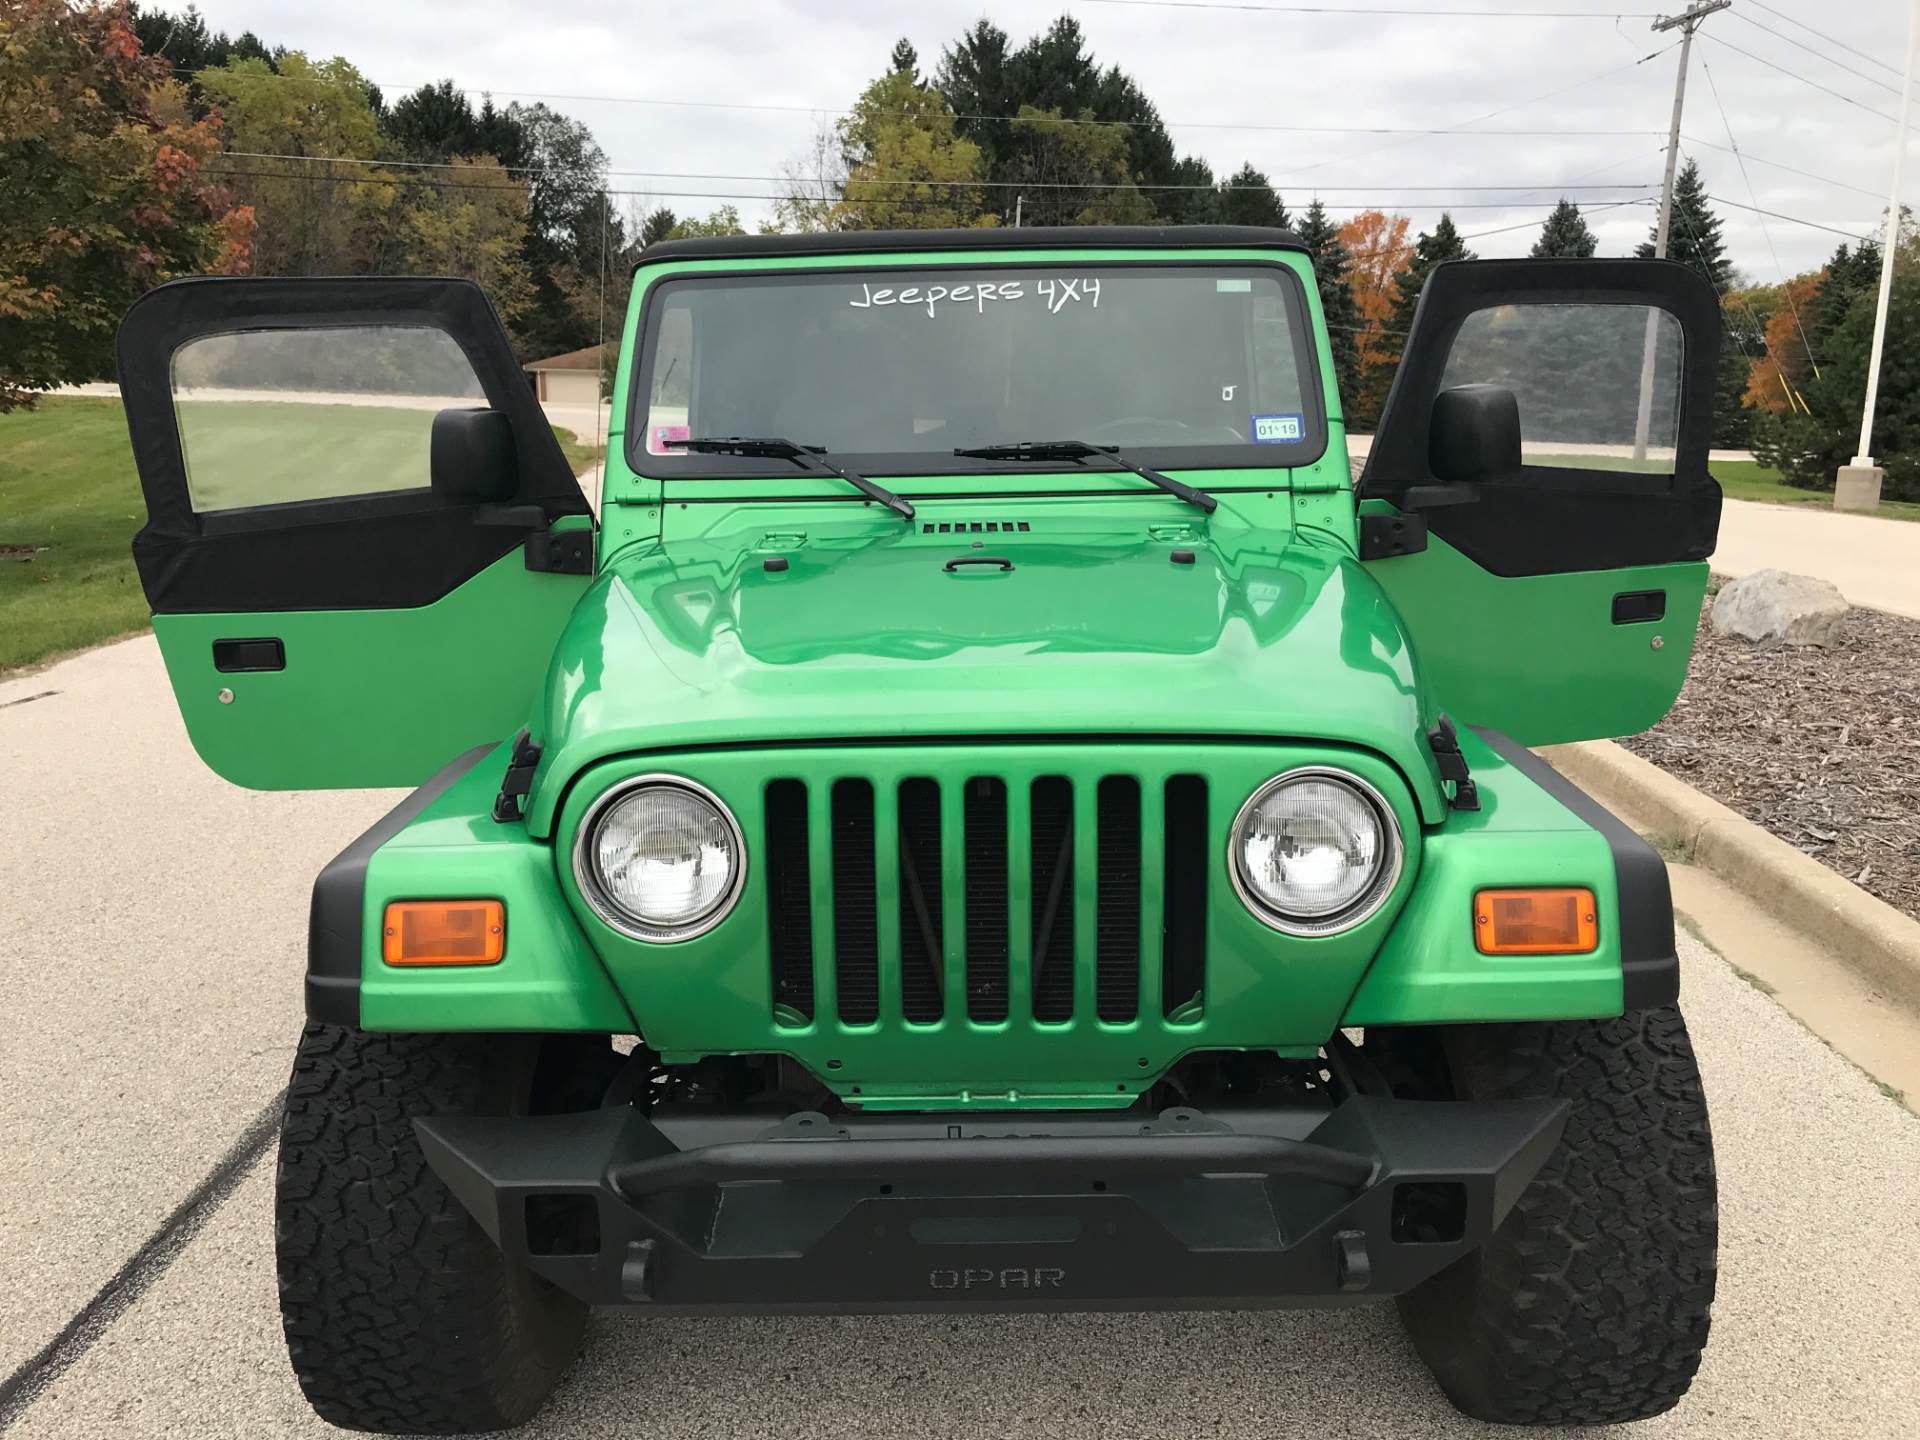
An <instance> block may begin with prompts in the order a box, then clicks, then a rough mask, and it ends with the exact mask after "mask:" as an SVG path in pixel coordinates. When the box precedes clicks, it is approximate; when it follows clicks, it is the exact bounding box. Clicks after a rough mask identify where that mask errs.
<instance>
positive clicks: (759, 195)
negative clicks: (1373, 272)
mask: <svg viewBox="0 0 1920 1440" xmlns="http://www.w3.org/2000/svg"><path fill="white" fill-rule="evenodd" d="M298 158H302V159H308V161H309V163H310V164H312V165H329V164H334V163H337V162H334V161H329V160H319V159H311V158H310V157H298ZM201 168H202V169H203V170H205V171H206V172H207V173H208V174H211V175H228V176H233V177H236V178H241V179H254V180H294V181H305V182H308V183H313V182H315V181H319V180H331V181H332V182H334V183H336V184H340V185H385V186H400V185H418V186H428V187H431V188H433V189H435V190H490V191H494V192H498V191H499V190H501V189H502V188H503V187H501V186H500V185H497V184H487V183H480V184H476V183H474V182H472V181H466V180H443V179H439V178H436V177H432V176H398V175H369V174H353V175H326V174H323V173H316V172H315V171H313V170H307V171H305V172H300V171H288V170H259V169H246V168H241V167H236V166H226V165H220V164H218V163H212V164H208V165H205V166H202V167H201ZM1088 188H1090V189H1094V190H1124V189H1128V188H1132V187H1131V182H1123V183H1119V184H1112V185H1093V186H1090V187H1088ZM604 193H605V194H607V195H617V196H622V197H627V196H631V197H635V198H639V199H653V200H661V199H670V200H779V199H781V198H783V197H782V196H780V195H779V194H774V193H767V192H763V191H738V190H657V189H653V188H651V187H648V188H645V189H637V188H619V187H608V188H607V189H606V190H605V191H604ZM887 203H888V204H891V205H900V206H920V207H923V208H929V209H947V208H951V205H952V202H951V201H950V200H940V199H927V200H915V199H912V198H905V199H899V200H890V201H888V202H887ZM1620 203H1642V201H1640V200H1635V201H1629V202H1620ZM1389 206H1390V207H1392V208H1393V209H1395V210H1442V211H1445V210H1508V211H1512V210H1526V209H1533V210H1547V209H1551V208H1552V207H1551V206H1547V205H1516V204H1514V203H1513V202H1511V201H1506V200H1487V201H1461V202H1457V203H1456V202H1448V201H1431V202H1415V203H1411V204H1409V203H1406V202H1403V201H1399V200H1392V199H1380V198H1377V197H1369V198H1366V199H1357V200H1344V201H1338V202H1336V203H1334V204H1333V205H1330V206H1329V207H1328V208H1329V209H1330V210H1335V211H1345V210H1353V211H1360V210H1369V209H1379V208H1385V207H1389Z"/></svg>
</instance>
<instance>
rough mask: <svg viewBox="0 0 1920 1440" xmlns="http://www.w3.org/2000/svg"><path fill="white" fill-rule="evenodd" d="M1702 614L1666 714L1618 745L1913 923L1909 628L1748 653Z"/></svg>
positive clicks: (1913, 645) (1915, 703)
mask: <svg viewBox="0 0 1920 1440" xmlns="http://www.w3.org/2000/svg"><path fill="white" fill-rule="evenodd" d="M1711 612H1712V601H1711V599H1709V601H1708V603H1707V609H1706V612H1705V613H1703V614H1702V615H1701V618H1700V633H1699V637H1698V640H1697V642H1696V646H1695V649H1694V654H1693V667H1692V669H1691V670H1690V671H1689V672H1688V674H1687V683H1686V688H1685V689H1683V690H1682V691H1681V692H1680V700H1679V703H1678V704H1677V705H1675V706H1674V708H1673V713H1672V714H1670V715H1669V716H1667V718H1666V719H1665V720H1662V721H1661V722H1660V723H1659V724H1658V725H1656V726H1655V727H1654V728H1653V729H1652V730H1649V731H1647V732H1646V733H1645V734H1644V735H1636V736H1633V737H1631V738H1630V739H1627V740H1623V741H1622V742H1621V743H1622V744H1624V745H1625V746H1626V747H1627V748H1628V749H1629V750H1632V751H1633V752H1634V753H1635V754H1637V755H1640V756H1643V757H1645V758H1646V759H1648V760H1651V761H1652V762H1653V763H1654V764H1656V765H1658V766H1660V767H1661V768H1662V769H1663V770H1667V771H1670V772H1671V773H1672V774H1674V775H1676V776H1678V777H1679V778H1680V779H1682V780H1685V781H1686V782H1687V783H1688V784H1689V785H1692V786H1693V787H1694V788H1695V789H1697V790H1702V791H1704V792H1706V793H1707V794H1709V795H1711V796H1713V797H1714V798H1715V799H1716V800H1718V801H1720V802H1721V803H1722V804H1723V805H1728V806H1731V807H1732V808H1733V809H1735V810H1737V811H1739V812H1740V813H1741V814H1742V815H1745V816H1746V817H1747V818H1748V819H1749V820H1752V821H1754V822H1755V823H1756V824H1759V825H1762V826H1764V827H1765V828H1767V829H1768V830H1770V831H1772V832H1773V833H1774V834H1775V835H1778V836H1779V837H1780V838H1781V839H1783V840H1785V841H1787V842H1788V843H1789V844H1790V845H1793V846H1794V847H1796V848H1797V849H1799V850H1802V851H1804V852H1806V853H1807V854H1808V855H1811V856H1813V858H1814V859H1816V860H1818V861H1820V862H1821V863H1822V864H1823V865H1825V866H1826V867H1827V868H1828V869H1830V870H1834V871H1837V872H1838V873H1839V874H1841V875H1844V876H1846V878H1847V879H1849V880H1851V881H1853V882H1854V883H1855V884H1856V885H1859V886H1860V887H1861V888H1862V889H1864V890H1867V891H1870V892H1871V893H1873V894H1875V895H1878V896H1879V897H1880V898H1881V899H1882V900H1885V901H1886V902H1887V903H1888V904H1889V905H1893V906H1895V907H1896V908H1898V909H1900V910H1904V911H1905V912H1906V913H1907V914H1909V915H1912V916H1914V917H1915V918H1916V919H1920V621H1914V620H1908V619H1904V618H1902V617H1900V616H1897V615H1882V614H1880V613H1879V612H1878V611H1874V610H1854V611H1852V612H1850V613H1849V614H1848V616H1847V618H1846V620H1845V622H1844V626H1843V630H1842V633H1841V640H1840V643H1838V644H1836V645H1832V646H1824V647H1823V646H1818V645H1775V646H1754V645H1750V644H1748V643H1747V642H1746V641H1744V640H1737V639H1734V638H1733V637H1731V636H1722V635H1715V634H1714V633H1713V627H1712V625H1711V623H1710V620H1709V616H1710V615H1711Z"/></svg>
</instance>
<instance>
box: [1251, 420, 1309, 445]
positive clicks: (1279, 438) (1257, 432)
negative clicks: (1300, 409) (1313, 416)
mask: <svg viewBox="0 0 1920 1440" xmlns="http://www.w3.org/2000/svg"><path fill="white" fill-rule="evenodd" d="M1306 438H1307V421H1306V417H1305V416H1304V415H1256V416H1254V417H1253V443H1254V444H1256V445H1298V444H1299V443H1300V442H1301V441H1302V440H1304V439H1306Z"/></svg>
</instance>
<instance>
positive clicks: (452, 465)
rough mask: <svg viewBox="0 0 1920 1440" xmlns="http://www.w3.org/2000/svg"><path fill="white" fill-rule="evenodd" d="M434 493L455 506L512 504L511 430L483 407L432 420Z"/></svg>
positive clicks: (515, 477)
mask: <svg viewBox="0 0 1920 1440" xmlns="http://www.w3.org/2000/svg"><path fill="white" fill-rule="evenodd" d="M428 453H429V455H430V456H431V460H430V464H429V470H430V471H431V474H432V478H433V493H434V494H435V495H437V496H439V497H440V498H441V499H443V500H451V501H453V502H455V503H457V504H475V503H486V502H490V501H498V500H511V499H512V498H513V496H514V494H515V493H516V492H517V491H518V490H519V488H520V467H519V462H518V459H517V456H516V452H515V450H514V444H513V424H512V422H511V421H509V420H508V419H507V417H506V416H505V415H503V414H501V413H500V412H499V411H498V410H490V409H488V408H487V407H485V406H484V405H482V406H476V407H475V408H473V409H471V410H442V411H441V412H440V413H439V414H437V415H435V416H434V417H433V443H432V447H431V449H430V451H429V452H428Z"/></svg>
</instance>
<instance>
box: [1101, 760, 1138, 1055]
mask: <svg viewBox="0 0 1920 1440" xmlns="http://www.w3.org/2000/svg"><path fill="white" fill-rule="evenodd" d="M1099 802H1100V820H1099V836H1098V843H1099V850H1098V853H1099V856H1100V875H1099V883H1098V886H1097V887H1096V896H1097V899H1096V904H1097V909H1096V911H1095V914H1096V916H1097V920H1096V924H1097V926H1098V933H1097V935H1096V938H1095V944H1094V959H1095V971H1094V976H1095V980H1094V1013H1095V1014H1096V1015H1098V1016H1099V1017H1100V1018H1101V1019H1102V1020H1105V1021H1108V1022H1110V1023H1119V1022H1122V1021H1127V1020H1131V1019H1133V1018H1134V1017H1135V1016H1137V1015H1138V1014H1139V1013H1140V782H1139V781H1138V780H1136V779H1134V778H1133V777H1132V776H1131V775H1109V776H1107V777H1106V778H1105V779H1104V780H1102V781H1101V782H1100V791H1099Z"/></svg>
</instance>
